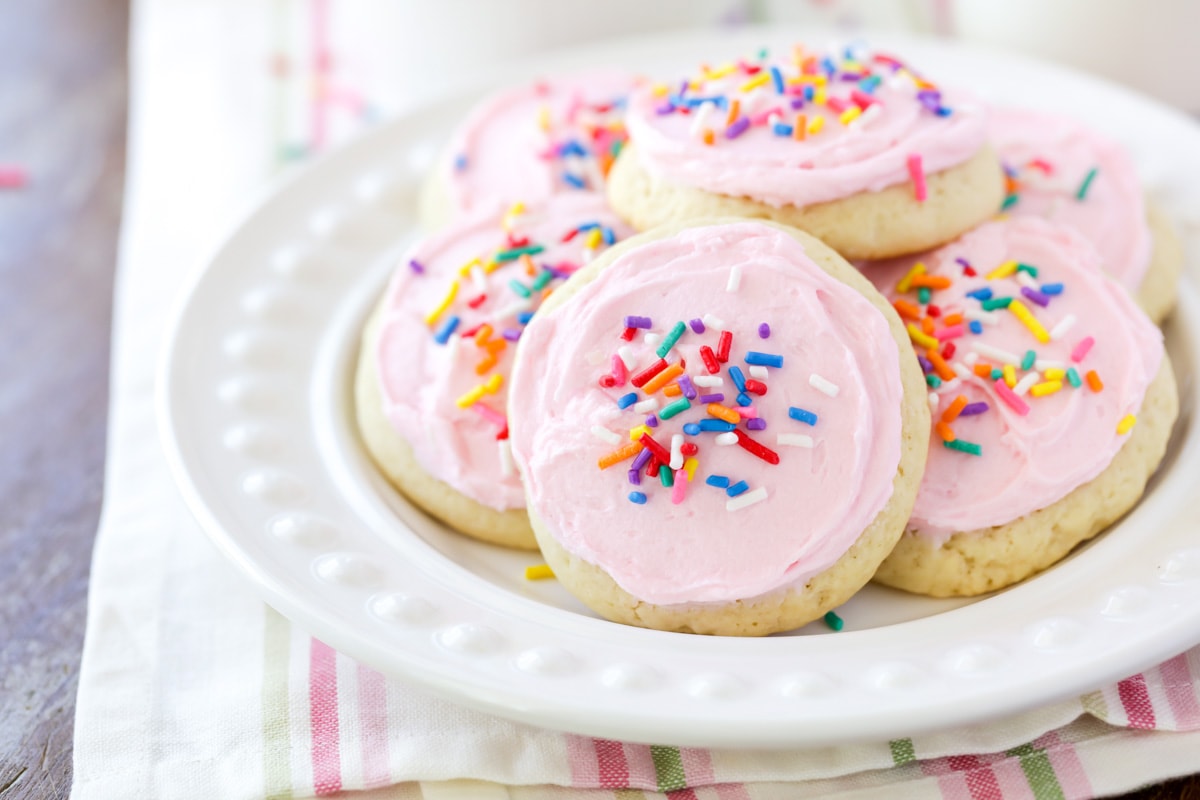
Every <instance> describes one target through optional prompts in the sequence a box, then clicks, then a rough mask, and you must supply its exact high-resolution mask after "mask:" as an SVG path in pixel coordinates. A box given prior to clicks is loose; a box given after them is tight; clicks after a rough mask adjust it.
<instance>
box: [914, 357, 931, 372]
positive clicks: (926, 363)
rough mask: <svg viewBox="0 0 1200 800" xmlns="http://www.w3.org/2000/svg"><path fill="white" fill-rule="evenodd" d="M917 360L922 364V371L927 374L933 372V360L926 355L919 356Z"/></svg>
mask: <svg viewBox="0 0 1200 800" xmlns="http://www.w3.org/2000/svg"><path fill="white" fill-rule="evenodd" d="M917 362H918V363H920V365H921V371H922V372H924V373H925V374H926V375H928V374H929V373H931V372H933V362H932V361H930V360H929V359H928V358H926V357H925V356H917Z"/></svg>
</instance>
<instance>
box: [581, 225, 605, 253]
mask: <svg viewBox="0 0 1200 800" xmlns="http://www.w3.org/2000/svg"><path fill="white" fill-rule="evenodd" d="M603 236H604V234H602V233H601V232H600V229H599V228H592V230H591V232H590V233H589V234H588V237H587V242H585V246H586V247H587V249H589V250H595V249H596V248H597V247H599V246H600V242H602V241H603Z"/></svg>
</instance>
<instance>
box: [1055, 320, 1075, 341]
mask: <svg viewBox="0 0 1200 800" xmlns="http://www.w3.org/2000/svg"><path fill="white" fill-rule="evenodd" d="M1074 326H1075V315H1074V314H1067V315H1066V316H1065V317H1063V318H1062V319H1061V320H1059V323H1058V324H1057V325H1055V326H1054V327H1053V328H1051V329H1050V339H1051V340H1052V341H1053V340H1056V339H1061V338H1062V337H1064V336H1066V335H1067V331H1069V330H1071V328H1073V327H1074Z"/></svg>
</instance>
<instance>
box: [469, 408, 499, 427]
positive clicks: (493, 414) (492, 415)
mask: <svg viewBox="0 0 1200 800" xmlns="http://www.w3.org/2000/svg"><path fill="white" fill-rule="evenodd" d="M471 408H473V409H475V412H476V413H477V414H479V416H481V417H483V418H484V419H486V420H487V421H488V422H490V423H492V424H493V425H495V426H496V427H497V428H503V427H505V426H507V425H508V418H507V417H505V416H504V415H503V414H501V413H500V412H499V411H497V410H496V409H494V408H492V407H490V406H489V405H488V404H487V403H475V404H473V405H472V406H471Z"/></svg>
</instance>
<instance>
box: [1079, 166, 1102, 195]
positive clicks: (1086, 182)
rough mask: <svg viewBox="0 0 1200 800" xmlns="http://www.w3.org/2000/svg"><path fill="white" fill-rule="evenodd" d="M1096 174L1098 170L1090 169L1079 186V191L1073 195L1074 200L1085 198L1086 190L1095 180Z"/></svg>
mask: <svg viewBox="0 0 1200 800" xmlns="http://www.w3.org/2000/svg"><path fill="white" fill-rule="evenodd" d="M1097 172H1099V169H1098V168H1096V167H1092V169H1091V172H1089V173H1088V174H1087V177H1086V178H1084V179H1083V183H1081V184H1079V191H1078V192H1076V193H1075V199H1076V200H1082V199H1084V198H1085V197H1087V193H1088V189H1089V188H1090V187H1091V185H1092V181H1093V180H1095V179H1096V173H1097Z"/></svg>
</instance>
